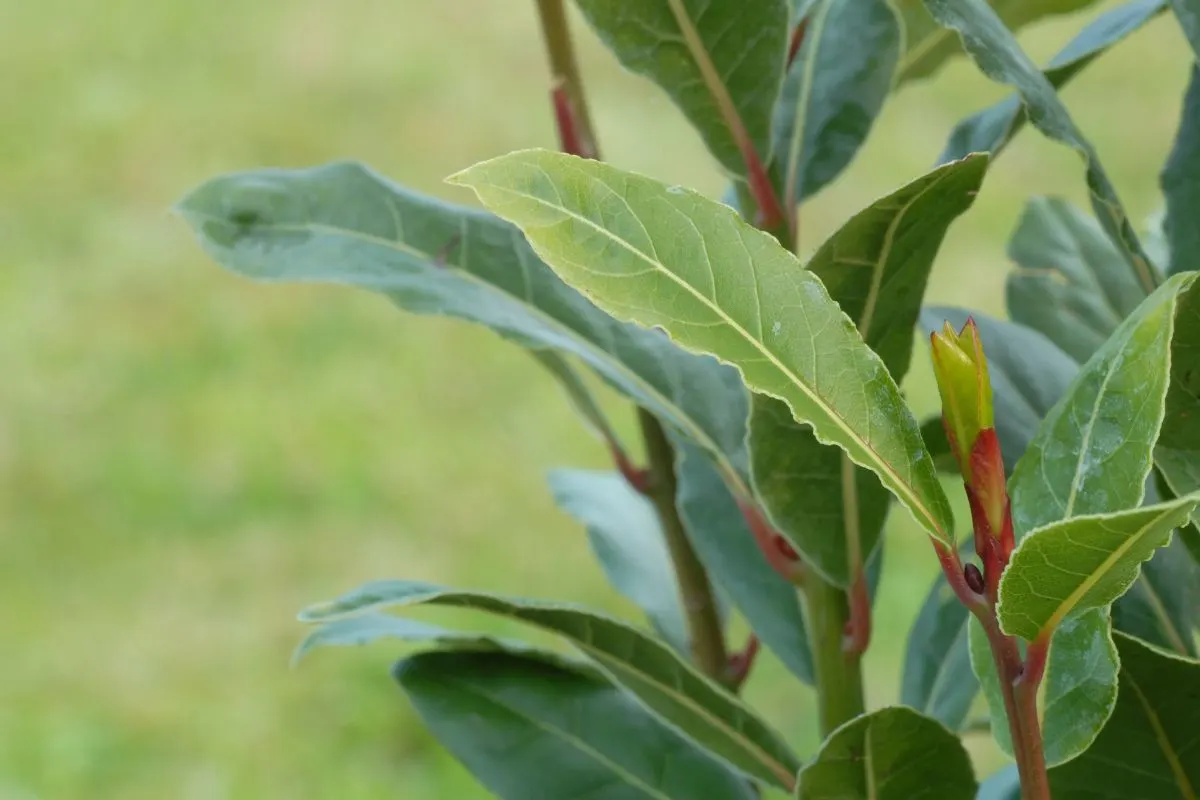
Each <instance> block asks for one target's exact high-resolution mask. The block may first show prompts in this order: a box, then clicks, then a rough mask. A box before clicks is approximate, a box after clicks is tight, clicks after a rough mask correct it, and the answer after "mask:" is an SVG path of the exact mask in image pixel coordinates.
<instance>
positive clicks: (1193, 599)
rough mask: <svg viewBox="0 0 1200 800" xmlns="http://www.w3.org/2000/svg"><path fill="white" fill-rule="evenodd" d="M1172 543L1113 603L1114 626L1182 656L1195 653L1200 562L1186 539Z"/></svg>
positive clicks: (1177, 538)
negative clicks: (1193, 557) (1190, 550)
mask: <svg viewBox="0 0 1200 800" xmlns="http://www.w3.org/2000/svg"><path fill="white" fill-rule="evenodd" d="M1183 531H1184V529H1183V528H1181V529H1180V530H1179V531H1177V532H1176V534H1175V536H1174V537H1173V538H1172V539H1171V543H1170V544H1169V545H1168V546H1166V547H1163V548H1161V549H1159V550H1158V551H1157V552H1155V554H1154V557H1153V558H1151V559H1150V560H1149V561H1147V562H1146V563H1145V564H1143V565H1142V576H1141V578H1139V579H1138V582H1137V583H1135V584H1134V585H1133V586H1132V587H1131V588H1130V589H1129V591H1128V592H1126V593H1125V595H1124V596H1122V597H1121V599H1120V600H1118V601H1117V602H1116V604H1114V605H1113V609H1112V616H1113V627H1114V628H1115V629H1116V630H1119V631H1122V632H1124V633H1128V634H1130V635H1132V636H1136V637H1138V638H1139V639H1142V640H1144V641H1147V642H1150V643H1151V644H1153V645H1157V646H1159V647H1161V648H1163V649H1165V650H1170V651H1171V652H1173V653H1176V654H1178V655H1181V656H1191V657H1194V656H1195V655H1196V642H1195V637H1193V636H1192V631H1193V630H1194V629H1195V628H1196V627H1197V625H1198V624H1200V617H1198V616H1197V614H1196V611H1197V608H1198V607H1200V566H1198V565H1197V564H1196V562H1195V561H1193V560H1192V559H1191V558H1190V557H1189V555H1188V552H1187V548H1186V547H1185V545H1184V543H1183Z"/></svg>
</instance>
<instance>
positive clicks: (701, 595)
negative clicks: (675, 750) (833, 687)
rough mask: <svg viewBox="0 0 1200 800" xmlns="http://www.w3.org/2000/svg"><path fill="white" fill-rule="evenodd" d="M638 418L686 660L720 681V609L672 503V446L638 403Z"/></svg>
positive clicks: (724, 659)
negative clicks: (683, 627)
mask: <svg viewBox="0 0 1200 800" xmlns="http://www.w3.org/2000/svg"><path fill="white" fill-rule="evenodd" d="M638 422H639V424H640V425H641V428H642V438H643V439H644V440H645V442H646V458H647V461H648V462H649V466H648V470H649V473H650V474H649V486H648V487H647V494H648V496H649V497H650V500H651V501H653V503H654V507H655V509H656V510H657V511H658V520H659V523H660V524H661V525H662V531H663V538H664V539H666V542H667V550H668V551H669V552H670V554H671V562H672V563H673V564H674V567H675V576H676V578H677V579H678V581H679V592H680V599H681V600H682V602H683V609H684V616H685V617H686V618H687V625H688V640H689V641H690V643H691V648H692V660H693V661H694V662H695V663H696V666H697V667H698V668H699V669H700V671H701V672H703V673H704V674H705V675H708V676H709V677H710V678H713V679H714V680H716V681H718V682H721V683H724V682H726V677H727V672H728V665H729V655H728V653H727V652H726V650H725V633H724V631H723V630H722V626H721V615H720V611H719V609H718V608H717V603H716V597H715V596H714V594H713V589H712V584H711V583H710V582H709V580H708V573H707V572H706V571H705V569H704V565H703V564H701V563H700V559H699V557H697V555H696V551H695V550H694V549H693V548H692V543H691V541H690V540H689V539H688V536H687V531H686V530H685V529H684V527H683V521H682V520H681V519H680V518H679V509H678V507H677V506H676V504H675V497H676V491H677V489H678V480H677V478H676V475H675V448H674V447H672V446H671V442H670V440H669V439H668V438H667V434H666V431H664V430H663V427H662V424H661V423H660V422H659V421H658V419H657V418H656V417H655V416H654V415H653V414H651V413H650V412H649V411H647V410H646V409H644V408H639V409H638Z"/></svg>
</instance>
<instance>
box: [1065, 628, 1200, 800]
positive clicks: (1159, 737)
mask: <svg viewBox="0 0 1200 800" xmlns="http://www.w3.org/2000/svg"><path fill="white" fill-rule="evenodd" d="M1113 639H1114V640H1115V642H1116V645H1117V651H1118V653H1119V654H1120V663H1121V672H1120V690H1119V693H1118V697H1117V705H1116V708H1115V709H1114V710H1113V713H1112V717H1111V718H1110V719H1109V721H1108V724H1107V725H1105V726H1104V730H1102V731H1101V732H1100V735H1099V736H1098V737H1097V738H1096V741H1095V742H1094V743H1093V744H1092V746H1091V747H1090V748H1088V750H1087V751H1085V752H1084V753H1083V755H1081V756H1080V757H1079V758H1077V759H1075V760H1073V761H1071V762H1070V763H1068V764H1064V765H1062V766H1060V767H1056V768H1054V769H1052V770H1050V788H1051V792H1052V793H1053V795H1054V800H1104V799H1106V798H1112V799H1113V800H1116V799H1117V798H1127V797H1136V798H1138V800H1182V799H1186V798H1194V797H1196V796H1197V792H1198V791H1200V758H1197V757H1196V746H1197V741H1198V740H1197V738H1196V732H1197V731H1200V664H1198V663H1196V662H1195V661H1185V660H1183V659H1180V658H1174V657H1171V656H1168V655H1166V654H1164V653H1161V652H1159V651H1157V650H1155V649H1153V648H1151V647H1149V646H1147V645H1145V644H1142V643H1141V642H1139V641H1138V640H1137V639H1134V638H1132V637H1129V636H1126V635H1124V634H1121V633H1116V634H1113Z"/></svg>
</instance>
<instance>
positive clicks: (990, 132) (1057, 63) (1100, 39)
mask: <svg viewBox="0 0 1200 800" xmlns="http://www.w3.org/2000/svg"><path fill="white" fill-rule="evenodd" d="M1166 7H1167V3H1166V0H1131V2H1128V3H1125V4H1124V5H1121V6H1118V7H1116V8H1114V9H1112V10H1110V11H1106V12H1105V13H1103V14H1101V15H1100V16H1098V17H1096V18H1095V19H1094V20H1092V21H1091V22H1089V23H1088V24H1087V25H1086V26H1085V27H1084V29H1083V30H1081V31H1080V32H1079V33H1078V34H1077V35H1076V36H1075V38H1074V39H1072V40H1071V41H1070V42H1069V43H1068V44H1067V46H1066V47H1064V48H1063V49H1062V50H1060V51H1059V52H1058V53H1057V54H1055V56H1054V58H1052V59H1050V63H1048V64H1047V65H1046V66H1045V68H1044V69H1043V70H1042V74H1043V75H1045V76H1046V80H1047V81H1049V83H1050V85H1051V86H1053V87H1054V88H1055V89H1061V88H1062V87H1063V86H1065V85H1066V84H1067V83H1068V82H1069V81H1070V80H1071V79H1072V78H1074V77H1075V76H1076V75H1078V74H1079V73H1080V72H1082V71H1083V69H1084V68H1085V67H1087V66H1088V65H1089V64H1091V63H1092V62H1093V61H1095V60H1096V58H1097V57H1099V56H1100V55H1102V54H1103V53H1104V52H1105V51H1106V50H1108V49H1109V48H1111V47H1112V46H1113V45H1115V44H1117V43H1118V42H1120V41H1121V40H1122V39H1124V38H1125V37H1127V36H1130V35H1131V34H1133V33H1134V32H1136V31H1137V30H1138V29H1140V28H1141V27H1142V26H1143V25H1145V24H1146V23H1147V22H1148V21H1150V20H1151V19H1153V18H1154V17H1155V16H1157V15H1158V14H1160V13H1162V12H1163V11H1164V10H1166ZM1027 121H1028V116H1027V115H1026V112H1025V106H1024V105H1022V104H1021V98H1020V97H1019V96H1018V95H1010V96H1008V97H1006V98H1004V99H1003V100H1001V101H999V102H998V103H996V104H994V105H991V106H988V107H987V108H985V109H983V110H982V111H978V112H976V113H974V114H972V115H971V116H969V117H967V118H965V119H963V120H962V121H960V122H959V123H958V124H957V125H955V126H954V130H953V131H952V132H951V134H950V138H949V140H948V141H947V142H946V147H945V149H944V150H943V151H942V154H941V156H939V158H938V161H939V163H945V162H947V161H954V160H956V159H959V158H962V157H963V156H965V155H967V154H968V153H993V154H996V153H999V152H1000V151H1001V150H1003V149H1004V147H1005V146H1006V145H1007V144H1008V143H1009V142H1010V141H1012V139H1013V137H1015V136H1016V135H1017V133H1018V131H1020V130H1021V128H1022V127H1023V126H1024V125H1025V123H1026V122H1027ZM1147 246H1148V244H1147Z"/></svg>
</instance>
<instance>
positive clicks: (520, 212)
mask: <svg viewBox="0 0 1200 800" xmlns="http://www.w3.org/2000/svg"><path fill="white" fill-rule="evenodd" d="M453 181H454V182H456V183H460V184H464V185H469V186H471V187H472V188H473V189H475V190H476V192H477V193H478V194H479V196H480V198H481V199H482V200H483V202H484V204H485V205H487V206H489V207H490V208H491V209H492V210H494V211H496V212H497V213H498V214H500V216H502V217H504V218H506V219H509V220H510V221H513V222H515V223H516V224H518V225H520V226H521V228H522V230H524V231H525V234H526V236H527V237H528V239H529V241H530V242H531V243H532V244H533V246H534V249H535V250H536V251H537V252H538V254H539V255H540V256H541V257H542V258H543V259H544V260H546V261H547V263H549V264H551V266H552V267H553V268H554V269H555V270H556V271H557V272H558V273H559V275H560V276H562V277H563V278H564V279H565V280H566V281H567V282H568V283H570V284H572V285H574V286H577V287H579V288H580V289H581V290H583V291H585V292H586V293H587V294H588V295H589V296H590V297H592V298H593V299H594V300H595V301H596V302H597V303H598V304H599V305H601V307H603V308H604V309H605V310H607V311H608V312H609V313H611V314H613V315H614V316H616V317H618V318H619V319H627V320H632V321H634V322H637V323H638V324H640V325H644V326H646V327H655V326H661V327H663V328H665V329H666V331H667V333H668V334H670V335H671V336H672V337H673V338H674V339H675V340H676V341H677V342H678V343H679V344H681V345H682V346H684V347H685V348H687V349H689V350H693V351H699V352H709V353H713V354H714V355H716V356H717V357H718V358H719V359H720V360H722V361H724V362H726V363H730V364H733V365H734V366H736V367H737V368H738V370H739V371H740V372H741V374H742V376H743V378H744V379H745V381H746V383H747V384H748V385H749V386H750V387H751V388H752V389H754V390H755V391H757V392H760V393H762V394H766V395H769V396H772V397H775V398H778V399H781V400H783V401H784V402H786V403H787V404H788V406H789V407H790V408H791V411H792V414H793V416H794V417H796V418H797V419H799V420H803V421H805V422H808V423H809V424H811V425H812V426H813V429H814V433H815V434H816V436H817V438H818V440H820V441H821V442H823V443H826V444H833V445H837V446H838V447H841V448H843V449H844V450H846V451H847V452H848V453H849V455H850V457H851V459H852V460H853V461H854V462H855V463H857V464H859V465H860V466H863V467H866V468H868V469H870V470H872V471H873V472H875V473H876V474H877V475H879V477H880V479H881V481H882V482H883V483H884V485H885V486H886V487H887V488H888V489H889V490H890V491H892V492H893V493H894V494H895V495H896V496H897V498H898V499H899V500H900V501H901V502H902V503H904V505H905V506H906V507H907V508H908V509H909V510H910V511H911V512H912V514H913V515H914V517H915V518H916V519H917V521H918V522H919V523H920V524H921V526H922V527H924V528H925V529H926V531H927V532H928V533H929V534H930V535H931V536H934V537H936V538H938V539H941V540H943V541H947V542H949V541H950V534H949V531H950V530H951V521H952V518H951V513H950V507H949V502H948V500H947V499H946V496H945V493H944V492H943V491H942V487H941V485H940V484H939V482H938V479H937V475H936V474H935V471H934V467H933V461H932V459H931V458H930V456H929V454H928V452H926V450H925V445H924V442H923V441H922V440H921V433H920V430H919V428H918V426H917V423H916V420H914V419H913V417H912V414H911V413H910V412H909V411H908V409H907V407H906V406H905V404H904V401H903V398H902V397H901V396H900V391H899V389H898V388H897V386H896V383H895V381H894V380H892V378H891V376H890V375H888V372H887V369H886V368H885V367H884V365H883V363H882V361H881V360H880V359H879V357H878V356H876V355H875V354H874V353H873V352H872V351H871V350H870V349H869V348H868V347H867V346H866V345H865V344H864V343H863V341H862V338H861V337H860V336H859V334H858V331H857V330H856V329H855V327H854V325H853V323H852V322H851V321H850V320H849V318H847V317H846V315H845V314H844V313H843V312H842V310H841V309H840V308H839V307H838V305H837V303H835V302H834V301H833V300H831V299H830V297H829V293H828V292H827V291H826V289H825V287H824V285H822V283H821V281H820V280H819V279H818V278H817V277H816V276H815V275H814V274H812V273H811V272H809V271H807V270H804V269H802V268H801V266H800V264H799V263H798V262H797V261H796V259H795V257H794V256H793V255H792V254H791V253H789V252H788V251H786V250H785V249H783V248H782V247H781V246H780V245H779V243H778V242H777V241H775V239H774V238H772V237H771V236H770V235H768V234H766V233H763V232H762V231H758V230H755V229H754V228H752V227H751V226H749V225H747V224H746V223H745V222H743V221H742V220H741V219H739V218H738V216H737V214H736V212H734V210H733V209H731V208H730V207H729V206H726V205H723V204H721V203H717V202H714V201H712V200H709V199H707V198H704V197H702V196H701V195H699V194H696V193H694V192H691V191H688V190H685V189H682V188H679V187H668V186H666V185H664V184H662V183H659V182H658V181H655V180H652V179H650V178H645V177H641V176H638V175H634V174H632V173H627V172H622V171H621V170H618V169H616V168H614V167H611V166H608V165H605V164H600V163H597V162H592V161H585V160H583V159H579V158H575V157H572V156H566V155H561V154H557V153H549V152H545V151H525V152H519V153H513V154H510V155H507V156H502V157H500V158H497V159H494V160H492V161H488V162H484V163H482V164H479V165H476V166H475V167H472V168H470V169H468V170H466V171H465V172H463V173H460V174H459V175H457V176H455V178H454V179H453Z"/></svg>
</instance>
